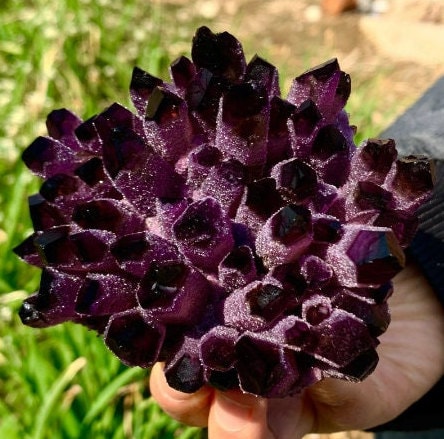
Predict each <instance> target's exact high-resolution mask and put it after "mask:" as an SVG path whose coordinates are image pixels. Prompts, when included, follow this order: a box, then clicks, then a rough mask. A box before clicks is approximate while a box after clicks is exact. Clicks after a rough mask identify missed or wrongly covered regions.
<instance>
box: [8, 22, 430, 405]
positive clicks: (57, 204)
mask: <svg viewBox="0 0 444 439" xmlns="http://www.w3.org/2000/svg"><path fill="white" fill-rule="evenodd" d="M170 75H171V82H170V83H168V82H166V81H163V80H162V79H160V78H156V77H155V76H153V75H151V74H149V73H147V72H145V71H143V70H142V69H140V68H137V67H136V68H135V69H134V71H133V75H132V79H131V83H130V95H131V99H132V101H133V104H134V107H135V109H136V112H135V113H133V112H132V111H130V110H128V109H126V108H125V107H123V106H121V105H119V104H117V103H115V104H112V105H111V106H110V107H108V108H107V109H105V110H104V111H103V112H102V113H100V114H98V115H96V116H93V117H91V118H90V119H88V120H86V121H82V120H80V119H79V118H78V117H77V116H76V115H74V114H72V113H71V112H69V111H68V110H65V109H60V110H55V111H53V112H52V113H51V114H50V115H49V116H48V119H47V127H48V136H46V137H38V138H37V139H36V140H35V141H34V142H33V143H32V144H31V145H30V146H29V147H28V148H27V149H26V150H25V151H24V152H23V161H24V162H25V164H26V165H27V166H28V168H29V169H30V170H31V171H32V172H33V173H34V174H36V175H38V176H40V177H41V178H43V183H42V185H41V188H40V191H39V193H37V194H35V195H32V196H30V197H29V210H30V216H31V219H32V223H33V226H34V230H35V231H34V233H33V234H32V235H31V236H30V237H28V238H27V239H26V240H25V241H24V242H22V243H21V244H19V245H18V246H17V247H16V248H15V252H16V253H17V254H18V255H19V256H20V257H21V258H23V259H24V260H25V261H26V262H28V263H29V264H32V265H35V266H38V267H40V268H42V278H41V283H40V287H39V290H38V292H36V293H35V294H33V295H31V296H30V297H29V298H27V299H26V300H25V301H24V303H23V305H22V307H21V309H20V311H19V315H20V318H21V319H22V321H23V323H24V324H26V325H29V326H33V327H36V328H41V327H47V326H51V325H55V324H59V323H62V322H66V321H73V322H76V323H80V324H83V325H86V326H88V327H90V328H92V329H94V330H96V331H98V333H99V334H100V335H101V336H102V337H103V339H104V341H105V343H106V345H107V346H108V348H109V349H110V350H111V351H112V352H113V353H114V354H115V355H116V356H117V357H119V358H120V359H121V360H122V361H123V362H124V363H125V364H127V365H130V366H141V367H146V368H148V367H150V366H151V365H152V364H153V363H154V362H156V361H163V362H164V363H165V375H166V379H167V381H168V383H169V384H170V385H171V386H173V387H174V388H176V389H178V390H181V391H184V392H194V391H196V390H198V389H199V388H200V387H201V386H202V385H204V384H205V383H207V384H210V385H212V386H214V387H216V388H218V389H222V390H227V389H232V388H240V389H242V390H243V391H245V392H249V393H253V394H256V395H261V396H265V397H284V396H288V395H292V394H295V393H297V392H300V391H301V390H303V389H304V388H305V387H307V386H309V385H311V384H313V383H315V382H317V381H319V380H320V379H322V378H324V377H336V378H342V379H346V380H352V381H356V380H361V379H364V378H365V377H366V376H367V375H368V374H369V373H371V372H372V370H373V369H374V368H375V366H376V363H377V361H378V356H377V353H376V350H375V348H376V346H377V344H378V339H377V337H378V336H379V335H380V334H382V333H383V332H384V331H385V330H386V329H387V326H388V324H389V321H390V315H389V312H388V306H387V298H388V297H389V296H390V294H391V292H392V286H391V278H392V277H393V276H394V275H395V274H396V273H397V272H398V271H399V270H400V269H401V268H402V267H403V265H404V262H405V257H404V253H403V248H405V247H406V246H407V245H408V243H409V241H410V240H411V238H412V237H413V234H414V233H415V228H416V224H417V219H416V217H415V211H416V209H417V208H418V206H419V205H420V204H421V203H422V202H423V201H424V200H425V199H427V197H428V195H429V193H430V191H431V189H432V186H433V181H434V174H433V167H432V166H431V164H430V162H429V161H428V160H427V159H426V158H424V157H417V156H409V157H406V158H398V157H397V152H396V149H395V143H394V141H393V140H390V139H388V140H378V139H370V140H368V141H366V142H364V144H363V145H362V146H361V147H360V148H356V146H355V144H354V142H353V136H354V134H355V127H353V126H351V125H350V124H349V120H348V114H347V113H346V112H345V111H344V106H345V104H346V102H347V99H348V97H349V94H350V91H351V82H350V77H349V75H347V74H346V73H344V72H342V71H341V70H340V67H339V64H338V61H337V60H336V59H333V60H329V61H327V62H325V63H324V64H321V65H320V66H317V67H314V68H312V69H310V70H308V71H306V72H305V73H303V74H301V75H299V76H298V77H296V78H295V79H294V81H293V83H292V86H291V88H290V91H289V94H288V96H287V97H286V98H284V97H282V96H281V94H280V89H279V78H278V71H277V69H276V67H274V66H273V65H272V64H270V63H268V62H267V61H265V60H264V59H262V58H260V57H259V56H254V57H253V59H252V60H251V61H250V62H247V60H246V59H245V56H244V53H243V50H242V46H241V44H240V43H239V41H237V40H236V38H234V37H233V36H232V35H230V34H229V33H227V32H224V33H220V34H214V33H213V32H211V30H210V29H208V28H206V27H202V28H200V29H198V30H197V32H196V35H195V36H194V39H193V45H192V50H191V59H189V58H187V57H185V56H181V57H180V58H178V59H177V60H176V61H174V62H173V63H172V64H171V66H170Z"/></svg>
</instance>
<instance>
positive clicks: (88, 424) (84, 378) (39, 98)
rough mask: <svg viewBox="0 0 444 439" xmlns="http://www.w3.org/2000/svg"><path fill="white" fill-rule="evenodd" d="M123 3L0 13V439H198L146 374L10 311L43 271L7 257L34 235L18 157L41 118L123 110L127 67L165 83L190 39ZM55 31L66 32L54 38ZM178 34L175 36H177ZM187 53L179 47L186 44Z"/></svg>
mask: <svg viewBox="0 0 444 439" xmlns="http://www.w3.org/2000/svg"><path fill="white" fill-rule="evenodd" d="M165 13H166V11H165V9H164V8H162V7H160V6H152V5H151V2H146V1H143V0H131V1H125V2H113V1H108V0H102V1H88V0H83V1H82V0H66V1H60V2H59V1H57V0H54V1H45V0H35V1H21V2H20V1H9V2H8V1H6V2H5V1H4V2H2V11H1V12H0V120H1V123H0V205H1V209H0V261H1V263H0V437H1V438H8V439H48V438H51V439H59V438H60V439H68V438H79V437H81V438H84V439H87V438H94V439H100V438H107V439H120V438H121V439H126V438H143V439H149V438H153V439H154V438H165V439H167V438H171V439H172V438H181V439H186V438H187V439H191V438H199V437H203V436H204V435H205V434H204V432H201V431H200V430H199V429H196V428H190V427H185V426H182V425H180V424H179V423H177V422H175V421H172V420H171V419H170V418H169V417H167V416H166V415H165V414H163V413H162V411H161V410H160V409H159V407H158V406H157V405H156V404H155V402H154V401H153V400H152V398H151V397H150V395H149V391H148V386H147V371H144V370H142V369H137V368H134V369H128V368H126V367H125V366H123V365H122V364H121V363H120V362H119V361H118V360H117V359H116V358H115V357H114V356H113V355H111V354H110V353H109V352H108V351H107V350H106V348H105V347H104V345H103V342H102V340H101V339H99V338H98V337H96V335H95V334H94V333H92V332H89V331H87V330H86V329H85V328H83V327H79V326H75V325H72V324H66V325H61V326H58V327H54V328H49V329H45V330H34V329H31V328H27V327H24V326H23V325H22V324H21V322H20V321H19V319H18V316H17V311H18V308H19V306H20V303H21V301H22V300H23V298H24V297H26V296H27V295H28V294H29V293H31V292H33V291H34V290H35V289H36V288H37V286H38V282H39V271H38V270H36V269H33V268H32V267H30V266H28V265H26V264H24V263H23V262H21V261H19V260H18V258H16V257H15V256H14V255H13V254H12V252H11V249H12V248H13V247H14V246H16V245H17V244H19V243H20V242H21V240H22V239H23V238H24V237H25V236H27V235H28V234H30V232H31V223H30V220H29V218H28V211H27V210H28V209H27V197H28V195H30V194H32V193H35V192H36V191H37V190H38V186H39V182H38V179H36V178H35V177H32V176H31V174H30V173H29V171H27V170H26V169H25V167H24V166H23V165H22V163H21V161H20V159H19V157H20V154H21V152H22V151H23V149H24V148H25V147H26V146H27V145H28V144H30V143H31V141H32V140H33V139H34V138H35V137H36V136H37V135H41V134H45V126H44V122H45V118H46V114H47V113H49V112H50V111H51V110H52V109H54V108H61V107H66V108H70V109H71V110H73V111H74V112H76V113H77V114H78V115H80V116H82V117H85V118H86V117H89V116H91V115H92V114H95V113H96V112H97V111H100V110H101V109H103V108H105V107H106V106H108V105H110V104H111V103H112V102H114V101H118V102H120V103H122V104H124V105H127V106H129V105H130V104H129V99H128V85H129V81H130V77H131V71H132V67H133V66H134V65H140V66H141V67H143V68H144V69H147V70H150V71H151V72H152V73H154V74H156V75H161V76H163V77H166V75H167V67H168V63H169V61H170V60H171V59H173V56H177V55H179V54H178V53H176V54H174V55H173V54H171V53H170V52H169V49H168V48H169V46H170V45H171V44H172V43H173V42H175V43H176V44H177V43H180V41H184V42H185V41H186V42H188V41H189V39H190V36H191V35H192V28H191V27H190V28H189V29H182V31H181V29H179V28H175V27H174V26H171V19H170V23H167V22H166V21H165V19H164V14H165ZM61 29H63V31H62V30H61ZM181 32H182V33H181ZM183 46H185V45H183Z"/></svg>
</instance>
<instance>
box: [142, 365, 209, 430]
mask: <svg viewBox="0 0 444 439" xmlns="http://www.w3.org/2000/svg"><path fill="white" fill-rule="evenodd" d="M150 391H151V395H152V396H153V398H154V399H155V400H156V401H157V403H158V404H159V405H160V407H162V409H163V410H164V412H165V413H167V414H168V415H169V416H171V417H172V418H174V419H176V420H177V421H179V422H182V423H184V424H187V425H193V426H196V427H206V426H207V424H208V415H209V411H210V405H211V400H212V398H213V391H212V390H211V389H210V388H208V387H202V388H201V389H199V390H198V391H197V392H195V393H184V392H179V391H177V390H175V389H173V388H172V387H170V386H169V385H168V382H167V380H166V378H165V374H164V372H163V365H162V363H156V364H155V365H154V366H153V368H152V370H151V374H150Z"/></svg>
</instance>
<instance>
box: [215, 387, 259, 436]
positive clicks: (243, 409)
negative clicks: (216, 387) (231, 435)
mask: <svg viewBox="0 0 444 439" xmlns="http://www.w3.org/2000/svg"><path fill="white" fill-rule="evenodd" d="M252 415H253V407H251V406H247V405H244V404H239V403H238V402H237V401H233V400H232V399H230V398H227V397H226V396H225V395H223V394H221V393H219V395H218V402H217V404H216V405H215V407H214V417H215V419H216V420H217V422H218V424H219V425H220V426H221V427H222V428H223V429H225V430H227V431H232V432H234V431H240V430H242V429H243V428H244V427H245V426H246V425H247V424H248V423H249V422H250V421H251V419H252Z"/></svg>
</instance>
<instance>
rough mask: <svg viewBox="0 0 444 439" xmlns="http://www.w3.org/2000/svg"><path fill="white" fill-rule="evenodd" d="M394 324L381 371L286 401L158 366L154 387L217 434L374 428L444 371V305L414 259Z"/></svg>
mask: <svg viewBox="0 0 444 439" xmlns="http://www.w3.org/2000/svg"><path fill="white" fill-rule="evenodd" d="M389 304H390V309H391V315H392V322H391V324H390V326H389V328H388V330H387V331H386V333H384V334H383V335H382V336H381V337H380V341H381V344H380V346H379V347H378V353H379V356H380V361H379V364H378V366H377V368H376V370H375V371H374V372H373V374H371V375H370V376H369V377H368V378H367V379H366V380H364V381H363V382H361V383H350V382H345V381H341V380H335V379H325V380H323V381H321V382H319V383H317V384H315V385H313V386H311V387H309V388H308V389H306V390H305V391H303V392H302V394H300V395H297V396H293V397H288V398H283V399H263V398H258V397H255V396H253V395H248V394H242V393H241V392H240V391H229V392H220V391H217V390H215V389H212V388H210V387H204V388H203V389H201V390H199V391H198V392H196V393H194V394H185V393H181V392H178V391H176V390H174V389H172V388H171V387H169V386H168V384H167V382H166V380H165V376H164V374H163V370H162V366H161V365H160V364H156V365H155V366H154V367H153V370H152V373H151V378H150V388H151V392H152V395H153V397H154V398H155V399H156V401H157V402H158V403H159V405H160V406H161V407H162V408H163V409H164V410H165V412H167V413H168V414H170V415H171V416H172V417H173V418H175V419H177V420H179V421H181V422H183V423H186V424H190V425H196V426H202V427H203V426H207V425H208V432H209V438H210V439H226V438H227V437H229V438H231V439H237V438H239V439H240V438H248V439H290V438H291V439H298V438H301V437H302V436H304V435H305V434H307V433H320V432H333V431H344V430H355V429H365V428H370V427H373V426H376V425H379V424H382V423H385V422H387V421H389V420H391V419H393V418H394V417H396V416H397V415H398V414H400V413H401V412H402V411H404V410H405V409H406V408H407V407H408V406H410V405H411V404H412V403H413V402H414V401H416V400H417V399H419V398H420V397H421V396H422V395H423V394H425V393H426V392H427V391H428V390H429V389H430V388H431V387H432V386H433V384H434V383H435V382H436V381H437V380H438V379H439V378H440V377H441V376H442V375H443V374H444V310H443V307H442V305H441V304H440V303H439V302H438V300H437V299H436V297H435V294H434V293H433V291H432V289H431V287H430V286H429V285H428V283H427V281H426V280H425V279H424V277H423V276H422V275H421V274H420V272H419V270H418V269H417V268H416V267H415V266H413V265H411V266H408V267H407V268H405V269H404V270H403V271H402V272H401V273H399V274H398V275H397V276H396V278H395V279H394V294H393V296H392V297H391V298H390V302H389Z"/></svg>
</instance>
